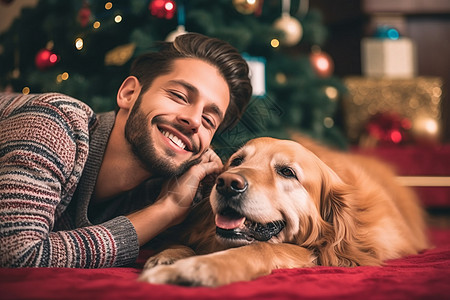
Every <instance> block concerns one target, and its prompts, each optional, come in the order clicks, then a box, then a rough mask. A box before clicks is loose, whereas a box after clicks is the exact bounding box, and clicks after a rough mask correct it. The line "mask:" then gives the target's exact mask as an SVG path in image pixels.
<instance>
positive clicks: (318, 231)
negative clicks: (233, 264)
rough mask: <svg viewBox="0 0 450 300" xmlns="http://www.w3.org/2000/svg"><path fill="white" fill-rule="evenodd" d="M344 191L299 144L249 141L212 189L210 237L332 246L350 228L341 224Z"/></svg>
mask: <svg viewBox="0 0 450 300" xmlns="http://www.w3.org/2000/svg"><path fill="white" fill-rule="evenodd" d="M347 192H348V187H346V186H345V184H344V183H343V182H342V181H341V180H340V178H339V177H338V176H337V175H336V174H335V172H334V171H333V170H331V169H330V168H329V167H328V166H327V165H326V164H325V163H323V162H322V161H321V160H320V159H319V158H318V157H317V156H316V155H314V154H313V153H312V152H310V151H309V150H308V149H306V148H304V147H303V146H302V145H300V144H299V143H297V142H294V141H289V140H277V139H272V138H258V139H254V140H251V141H249V142H248V143H247V144H246V145H244V146H243V147H242V148H241V149H240V150H238V151H237V152H236V153H234V154H233V155H232V156H231V157H230V159H229V160H228V162H227V163H226V164H225V168H224V172H223V173H222V174H221V175H220V176H219V177H218V178H217V180H216V185H215V186H214V187H213V190H212V193H211V196H210V201H211V206H212V209H213V212H214V214H215V219H216V229H217V230H216V236H217V238H218V239H219V241H220V242H221V243H222V244H224V245H226V246H240V245H245V244H250V243H252V242H255V241H269V242H273V243H280V242H288V243H295V244H297V245H301V246H304V247H308V248H314V249H316V248H317V247H322V248H323V246H324V244H329V245H331V244H334V243H335V244H337V243H338V242H337V240H344V239H345V235H346V234H348V230H349V229H348V227H349V226H353V225H352V224H349V223H351V222H349V220H345V219H346V218H350V216H349V215H348V214H349V209H348V207H347V204H346V201H345V194H346V193H347ZM341 223H342V224H341ZM340 224H341V225H340ZM342 226H344V227H345V228H340V227H342Z"/></svg>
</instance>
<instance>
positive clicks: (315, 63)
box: [309, 51, 334, 78]
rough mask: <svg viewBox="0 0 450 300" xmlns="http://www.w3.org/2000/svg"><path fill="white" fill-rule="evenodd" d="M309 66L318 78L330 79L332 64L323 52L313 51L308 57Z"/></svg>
mask: <svg viewBox="0 0 450 300" xmlns="http://www.w3.org/2000/svg"><path fill="white" fill-rule="evenodd" d="M309 61H310V62H311V66H312V68H313V70H314V72H316V74H317V75H318V76H319V77H323V78H326V77H330V76H331V75H332V74H333V71H334V62H333V60H332V59H331V57H330V56H329V55H328V54H327V53H325V52H323V51H313V52H312V53H311V55H310V56H309Z"/></svg>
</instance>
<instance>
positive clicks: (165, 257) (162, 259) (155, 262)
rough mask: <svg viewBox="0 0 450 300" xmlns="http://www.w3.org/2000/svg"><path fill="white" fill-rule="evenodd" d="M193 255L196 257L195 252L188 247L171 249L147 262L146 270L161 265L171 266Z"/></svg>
mask: <svg viewBox="0 0 450 300" xmlns="http://www.w3.org/2000/svg"><path fill="white" fill-rule="evenodd" d="M193 255H195V252H194V251H193V250H192V249H191V248H188V247H184V246H178V247H174V248H169V249H166V250H164V251H161V252H159V253H157V254H155V255H153V256H152V257H150V258H149V259H148V260H147V261H146V263H145V265H144V269H151V268H154V267H156V266H159V265H171V264H173V263H174V262H176V261H177V260H180V259H183V258H186V257H189V256H193Z"/></svg>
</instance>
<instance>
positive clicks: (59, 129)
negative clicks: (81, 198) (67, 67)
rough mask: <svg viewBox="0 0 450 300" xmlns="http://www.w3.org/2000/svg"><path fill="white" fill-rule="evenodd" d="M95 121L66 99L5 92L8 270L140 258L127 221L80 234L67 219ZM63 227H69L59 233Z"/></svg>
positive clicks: (0, 126) (2, 243)
mask: <svg viewBox="0 0 450 300" xmlns="http://www.w3.org/2000/svg"><path fill="white" fill-rule="evenodd" d="M13 98H15V101H12V100H13ZM91 118H92V112H90V111H89V110H88V109H87V107H86V106H85V105H84V104H82V103H81V102H74V101H73V99H71V98H69V97H67V96H64V95H59V94H43V95H29V96H24V95H1V94H0V266H1V267H80V268H95V267H111V266H116V265H123V264H125V263H130V262H132V261H134V259H135V258H136V256H137V253H138V243H137V238H136V234H135V232H134V229H133V226H132V225H131V223H130V221H129V220H128V219H127V218H125V217H119V218H116V219H114V220H111V221H108V222H106V223H104V224H102V225H98V226H91V227H84V228H78V229H75V228H73V226H72V224H69V225H67V226H66V224H65V223H66V222H62V220H61V219H63V218H62V217H61V216H62V215H67V211H66V209H67V206H68V205H69V203H70V201H72V196H73V193H74V190H75V188H76V185H77V183H78V180H79V177H80V176H81V173H82V171H83V167H84V163H85V161H86V159H87V153H88V152H87V151H88V143H89V135H88V132H89V130H88V124H89V120H90V119H91ZM73 218H75V216H73ZM64 220H65V219H64ZM56 222H58V223H59V225H61V224H62V225H61V226H60V227H61V228H66V229H67V230H66V229H64V230H61V231H57V232H54V231H53V228H54V226H55V223H56ZM68 223H70V222H68ZM72 223H73V222H72ZM63 225H64V226H63ZM124 237H127V240H126V242H127V244H124V243H122V242H124V241H125V238H124ZM133 243H134V244H133ZM129 249H132V250H134V252H133V251H130V250H129ZM121 253H129V257H126V258H122V257H121V256H122V254H121Z"/></svg>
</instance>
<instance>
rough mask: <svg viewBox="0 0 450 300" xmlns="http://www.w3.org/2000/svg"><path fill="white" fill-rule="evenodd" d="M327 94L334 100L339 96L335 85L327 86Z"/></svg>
mask: <svg viewBox="0 0 450 300" xmlns="http://www.w3.org/2000/svg"><path fill="white" fill-rule="evenodd" d="M325 94H326V95H327V97H328V98H330V100H332V101H334V100H336V99H337V97H338V90H337V89H336V88H335V87H334V86H327V87H326V88H325Z"/></svg>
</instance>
